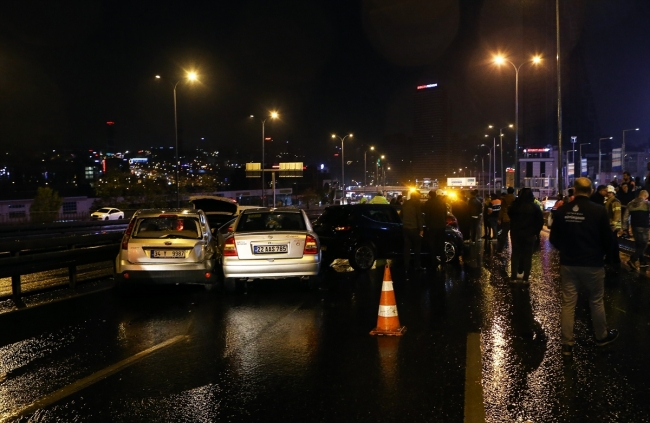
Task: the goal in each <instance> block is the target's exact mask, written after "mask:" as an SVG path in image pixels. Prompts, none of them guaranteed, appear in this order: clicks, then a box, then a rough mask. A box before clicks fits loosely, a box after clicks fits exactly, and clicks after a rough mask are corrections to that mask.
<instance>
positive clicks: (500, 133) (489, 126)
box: [488, 124, 514, 188]
mask: <svg viewBox="0 0 650 423" xmlns="http://www.w3.org/2000/svg"><path fill="white" fill-rule="evenodd" d="M513 126H514V125H512V124H510V125H508V126H504V127H503V128H499V140H500V141H499V142H500V143H501V187H502V188H503V184H504V183H505V179H504V176H503V172H504V168H505V166H504V165H503V130H504V129H506V128H512V127H513ZM488 128H490V129H492V128H494V125H488ZM495 153H496V151H495ZM495 166H496V163H495ZM495 173H496V171H495Z"/></svg>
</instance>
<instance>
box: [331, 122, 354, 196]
mask: <svg viewBox="0 0 650 423" xmlns="http://www.w3.org/2000/svg"><path fill="white" fill-rule="evenodd" d="M347 137H350V138H352V137H353V135H352V134H347V135H346V136H344V137H343V138H341V137H339V136H338V135H336V134H332V138H338V139H340V140H341V184H343V197H341V204H344V201H345V200H346V197H345V151H344V147H343V144H344V142H345V139H346V138H347Z"/></svg>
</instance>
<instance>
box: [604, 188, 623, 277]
mask: <svg viewBox="0 0 650 423" xmlns="http://www.w3.org/2000/svg"><path fill="white" fill-rule="evenodd" d="M605 209H606V210H607V217H609V228H610V229H611V231H612V246H611V248H610V250H609V252H608V253H607V255H606V256H605V262H606V263H607V264H609V265H611V266H612V267H613V268H614V270H618V269H620V267H621V256H620V254H619V246H618V237H619V236H620V235H621V233H622V230H621V202H620V201H619V199H618V198H616V188H614V186H613V185H607V199H606V201H605Z"/></svg>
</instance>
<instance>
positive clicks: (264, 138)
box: [251, 112, 280, 207]
mask: <svg viewBox="0 0 650 423" xmlns="http://www.w3.org/2000/svg"><path fill="white" fill-rule="evenodd" d="M278 116H280V115H279V114H278V112H271V113H269V117H270V118H271V119H277V118H278ZM254 117H255V115H251V118H254ZM266 119H268V118H264V119H260V122H262V206H266V183H265V181H264V158H265V157H266V155H265V154H264V146H265V145H264V143H265V141H266V137H265V135H264V124H265V123H266ZM273 193H275V186H274V187H273ZM274 207H275V205H274Z"/></svg>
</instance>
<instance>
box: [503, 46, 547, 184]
mask: <svg viewBox="0 0 650 423" xmlns="http://www.w3.org/2000/svg"><path fill="white" fill-rule="evenodd" d="M541 61H542V58H541V56H533V58H532V59H530V60H527V61H525V62H523V63H521V64H520V65H519V66H516V65H515V64H514V63H512V62H511V61H510V60H508V59H506V58H505V57H503V56H501V55H497V56H495V57H494V63H496V64H497V65H502V64H504V63H510V64H511V65H512V67H513V68H514V70H515V188H518V187H519V69H521V67H522V66H523V65H525V64H526V63H533V64H535V65H537V64H539V63H540V62H541Z"/></svg>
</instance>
